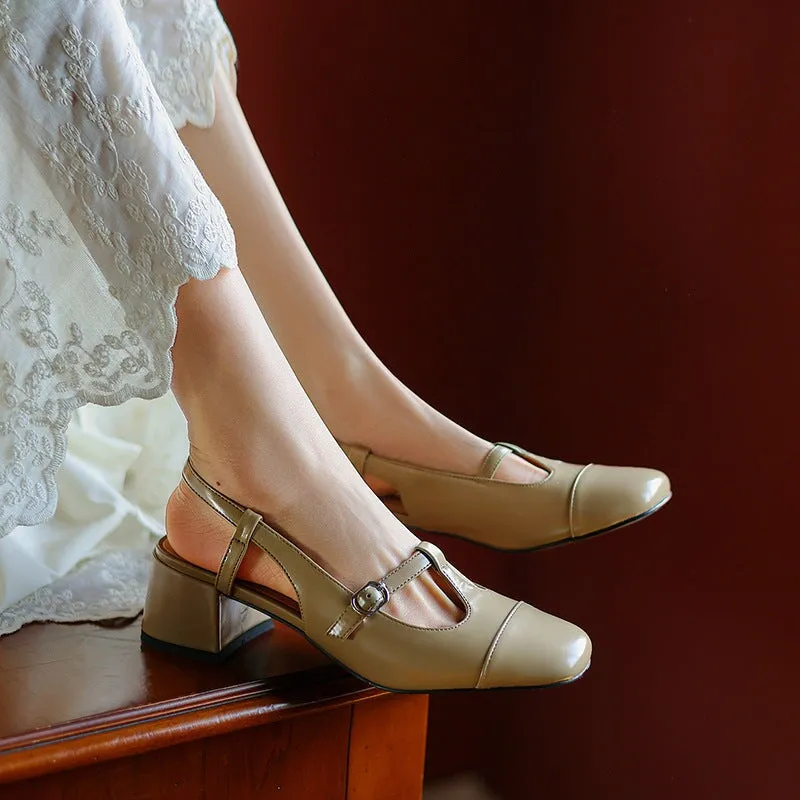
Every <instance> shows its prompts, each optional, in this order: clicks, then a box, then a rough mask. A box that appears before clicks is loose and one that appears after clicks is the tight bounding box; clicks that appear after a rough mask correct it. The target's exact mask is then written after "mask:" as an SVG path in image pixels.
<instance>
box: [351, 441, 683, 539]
mask: <svg viewBox="0 0 800 800" xmlns="http://www.w3.org/2000/svg"><path fill="white" fill-rule="evenodd" d="M340 446H341V448H342V449H343V450H344V452H345V453H346V454H347V456H348V458H349V459H350V461H351V462H352V463H353V465H354V466H355V467H356V469H357V470H358V471H359V473H361V475H362V476H366V475H371V476H373V477H375V478H379V479H380V480H382V481H385V482H386V483H388V484H389V485H390V486H392V487H393V488H394V491H395V494H394V495H392V496H391V497H385V498H382V499H383V500H384V502H386V504H387V506H388V507H389V508H390V509H391V510H392V511H393V512H394V514H395V516H396V517H397V518H398V519H399V520H401V521H402V522H404V523H405V524H406V525H408V526H409V527H411V528H418V529H420V530H424V531H431V532H433V533H445V534H450V535H452V536H459V537H461V538H463V539H469V540H471V541H473V542H476V543H478V544H482V545H486V546H487V547H492V548H495V549H498V550H538V549H541V548H544V547H551V546H553V545H556V544H561V543H564V542H567V541H572V540H574V539H585V538H588V537H589V536H595V535H597V534H600V533H605V532H606V531H610V530H613V529H615V528H621V527H622V526H623V525H630V524H631V523H633V522H638V521H639V520H640V519H644V518H645V517H646V516H648V515H650V514H652V513H653V512H654V511H657V510H658V509H659V508H661V507H662V506H663V505H664V504H665V503H666V502H667V501H668V500H669V498H670V497H671V496H672V494H671V491H670V483H669V478H668V477H667V476H666V475H665V474H664V473H663V472H659V471H658V470H654V469H642V468H638V467H604V466H602V465H599V464H586V465H579V464H567V463H565V462H564V461H554V460H552V459H549V458H543V457H542V456H536V455H533V454H532V453H529V452H527V451H526V450H523V449H522V448H521V447H517V446H516V445H513V444H506V443H505V442H502V443H500V444H496V445H495V446H494V447H493V448H492V449H491V450H490V451H489V453H488V454H487V456H486V458H485V459H484V461H483V464H482V465H481V469H480V471H479V473H478V474H477V475H460V474H455V473H450V472H442V471H439V470H434V469H426V468H424V467H419V466H416V465H414V464H406V463H404V462H402V461H393V460H392V459H388V458H383V457H382V456H377V455H375V454H374V453H372V452H371V451H370V450H369V449H367V448H366V447H361V446H359V445H352V444H341V443H340ZM511 453H514V454H516V455H518V456H519V457H520V458H523V459H525V460H526V461H528V462H530V463H531V464H534V465H535V466H537V467H540V468H541V469H543V470H545V471H546V472H547V473H548V475H547V477H545V478H544V479H543V480H541V481H539V482H538V483H509V482H507V481H499V480H496V479H495V478H494V474H495V473H496V471H497V468H498V467H499V466H500V463H501V462H502V461H503V459H504V458H505V457H506V456H508V455H509V454H511Z"/></svg>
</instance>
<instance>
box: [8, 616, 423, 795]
mask: <svg viewBox="0 0 800 800" xmlns="http://www.w3.org/2000/svg"><path fill="white" fill-rule="evenodd" d="M427 709H428V700H427V697H425V696H423V695H390V694H387V693H385V692H382V691H379V690H377V689H372V688H370V687H367V686H366V685H365V684H363V683H361V682H360V681H358V680H356V679H355V678H352V677H351V676H349V675H347V674H346V673H345V672H344V671H343V670H341V669H340V668H339V667H337V666H335V665H333V664H332V663H331V662H330V661H328V660H327V659H326V658H325V657H324V656H322V655H321V654H320V653H319V652H318V651H317V650H315V649H314V648H312V647H311V646H310V645H309V644H308V643H307V642H306V641H305V640H304V639H303V638H302V637H301V636H299V635H298V634H296V633H294V632H293V631H290V630H289V629H287V628H285V627H283V626H279V625H276V627H275V629H274V630H273V631H270V632H269V633H267V634H264V635H263V636H261V637H259V638H258V639H256V640H254V641H253V642H251V643H250V644H248V645H246V646H245V647H244V648H243V649H242V650H241V651H240V652H239V653H237V654H236V655H235V656H234V657H233V658H232V659H231V660H230V661H228V662H227V663H226V664H224V665H219V666H208V665H206V664H198V663H197V662H193V661H189V660H186V659H183V658H180V657H177V656H173V655H167V654H163V653H157V652H152V651H148V650H144V651H143V650H142V649H141V648H140V645H139V624H138V622H137V623H133V624H130V625H127V626H126V627H121V628H109V627H100V626H97V625H30V626H28V627H26V628H23V629H22V630H21V631H19V632H18V633H15V634H12V635H11V636H7V637H4V638H1V639H0V798H2V800H15V798H25V800H73V798H74V800H97V799H98V798H109V799H110V798H113V800H127V799H128V798H136V800H159V799H160V798H169V800H184V799H185V800H200V798H213V800H226V798H236V800H246V798H250V797H253V798H256V797H257V798H259V800H261V799H262V798H264V799H265V800H266V798H282V799H283V800H295V799H297V800H328V799H329V798H330V800H335V799H336V798H346V800H393V799H394V798H397V799H398V800H400V799H402V800H405V799H406V798H419V797H420V796H421V792H422V773H423V764H424V754H425V729H426V723H427Z"/></svg>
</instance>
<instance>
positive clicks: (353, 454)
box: [339, 442, 371, 477]
mask: <svg viewBox="0 0 800 800" xmlns="http://www.w3.org/2000/svg"><path fill="white" fill-rule="evenodd" d="M339 447H341V448H342V450H344V454H345V455H346V456H347V457H348V458H349V459H350V462H351V463H352V465H353V466H354V467H355V468H356V469H357V470H358V474H359V475H361V477H364V471H365V470H366V468H367V459H368V458H369V456H370V453H371V450H370V449H369V448H367V447H361V445H358V444H342V443H341V442H339Z"/></svg>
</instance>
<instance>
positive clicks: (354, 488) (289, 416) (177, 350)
mask: <svg viewBox="0 0 800 800" xmlns="http://www.w3.org/2000/svg"><path fill="white" fill-rule="evenodd" d="M245 241H246V237H245ZM249 256H250V253H249V248H247V247H245V248H244V251H243V253H242V260H246V259H247V258H248V257H249ZM177 313H178V334H177V338H176V340H175V344H174V346H173V349H172V355H173V362H174V373H173V390H174V392H175V396H176V397H177V399H178V403H179V404H180V406H181V409H182V410H183V412H184V414H185V415H186V418H187V420H188V423H189V441H190V448H191V458H192V462H193V464H194V466H195V468H196V469H197V470H198V472H199V473H200V474H201V475H202V476H203V477H204V478H205V479H206V480H207V481H208V482H209V483H211V484H212V485H214V486H217V487H218V488H219V489H220V490H221V491H222V492H224V493H225V494H227V495H229V496H230V497H233V498H234V499H235V500H237V501H239V502H241V503H242V504H244V505H247V506H249V507H253V508H255V509H258V510H259V512H261V513H262V514H263V515H264V517H265V519H266V520H268V521H270V522H272V523H273V524H277V525H278V526H280V528H281V529H283V530H284V531H285V532H286V533H287V534H288V535H289V536H291V537H292V538H293V539H294V540H295V542H296V543H297V544H298V545H299V546H300V547H302V549H304V550H305V551H306V552H307V553H308V554H309V555H311V556H312V558H314V559H315V560H316V561H317V562H318V563H320V564H322V565H324V566H326V567H327V568H328V569H329V571H330V572H332V573H333V574H334V575H336V576H337V577H339V578H340V580H342V581H343V582H344V583H345V584H347V585H348V586H349V587H352V588H353V590H354V591H355V590H356V589H358V588H359V587H361V586H363V585H364V584H365V583H366V582H367V581H369V580H375V579H377V578H379V577H380V576H382V575H384V574H385V573H386V572H387V571H388V570H390V569H392V568H394V567H395V566H396V565H397V564H398V563H400V561H402V560H403V559H405V558H407V557H408V556H409V555H410V554H411V552H412V550H413V549H414V547H415V545H416V543H417V541H418V539H417V538H416V537H415V536H413V535H412V534H411V533H410V531H408V530H407V529H406V528H405V527H403V526H402V525H401V524H400V523H398V522H396V521H395V519H394V518H393V517H392V515H391V514H390V513H389V512H388V511H387V510H386V509H385V507H384V506H383V504H382V503H381V502H380V501H379V500H378V499H377V498H376V497H375V495H374V494H373V493H372V492H370V491H369V489H368V488H367V486H366V485H365V484H364V482H363V481H362V480H361V479H360V478H359V476H358V474H357V473H356V471H355V470H354V469H353V468H352V466H351V465H350V462H349V461H348V460H347V458H346V457H345V455H344V454H343V453H342V451H341V450H340V449H339V448H338V446H337V445H336V443H335V441H334V440H333V438H332V437H331V435H330V433H329V432H328V431H327V430H326V428H325V425H324V424H323V422H322V420H321V419H320V418H319V416H318V415H317V413H316V412H315V410H314V408H313V406H312V405H311V403H310V401H309V400H308V398H307V396H306V395H305V393H304V392H303V389H302V387H301V386H300V384H299V383H298V381H297V379H296V377H295V375H294V374H293V372H292V370H291V368H290V366H289V364H288V363H287V361H286V359H285V358H284V356H283V354H282V353H281V350H280V348H279V347H278V345H277V343H276V342H275V340H274V338H273V337H272V334H271V333H270V330H269V328H268V326H267V324H266V322H265V321H264V318H263V316H262V314H261V311H260V310H259V308H258V306H257V304H256V302H255V300H254V299H253V296H252V295H251V294H250V291H249V289H248V287H247V284H246V283H245V281H244V278H243V277H242V274H241V272H239V271H235V270H231V271H227V270H226V271H223V272H222V273H221V274H220V275H218V276H217V277H216V278H214V279H213V280H209V281H196V280H191V281H189V282H188V283H187V284H185V285H184V286H183V287H182V288H181V290H180V293H179V297H178V303H177ZM232 532H233V531H232V528H231V527H230V525H229V524H228V523H227V522H225V521H224V520H223V519H222V518H221V517H219V516H218V515H217V514H216V513H215V512H214V511H213V510H212V509H211V508H209V507H208V506H206V505H205V504H204V503H203V502H202V501H201V500H199V499H198V498H197V497H196V496H195V495H193V494H192V493H191V491H189V490H188V489H186V488H185V487H184V485H183V484H181V485H180V487H179V488H178V489H176V491H175V492H174V494H173V495H172V498H171V499H170V502H169V505H168V507H167V536H168V538H169V541H170V544H171V545H172V547H173V548H174V549H175V550H176V551H177V552H178V554H179V555H181V556H183V557H184V558H185V559H187V560H189V561H191V562H193V563H195V564H197V565H199V566H202V567H204V568H206V569H211V570H216V569H217V568H218V566H219V564H220V561H221V559H222V556H223V553H224V552H225V549H226V547H227V545H228V543H229V541H230V537H231V535H232ZM241 575H242V577H243V578H245V579H248V580H252V581H255V582H257V583H261V584H263V585H266V586H269V587H271V588H273V589H277V590H278V591H280V592H282V593H283V594H287V595H289V596H291V595H292V588H291V585H290V584H289V582H288V581H287V580H286V578H285V576H284V575H283V573H282V572H281V571H280V569H279V568H278V567H277V565H276V564H274V562H272V561H271V560H270V559H269V558H268V557H267V556H265V555H263V554H259V553H256V552H255V549H251V550H250V551H249V552H248V555H247V557H246V559H245V562H244V564H243V567H242V571H241ZM392 602H393V607H392V610H393V611H394V613H396V614H399V615H401V616H404V617H406V618H409V619H413V620H414V622H415V623H417V624H422V625H426V624H436V623H439V622H446V621H448V620H450V619H451V618H452V615H453V614H455V613H456V612H455V609H454V607H453V606H452V605H451V604H450V603H449V601H448V600H447V599H446V598H445V597H444V595H443V594H442V593H441V592H440V591H439V589H438V588H436V586H435V585H434V584H433V582H432V581H431V580H420V581H414V582H413V583H412V584H410V585H409V586H407V587H405V588H404V589H403V590H402V593H401V594H400V595H398V596H397V597H396V598H395V599H393V601H392Z"/></svg>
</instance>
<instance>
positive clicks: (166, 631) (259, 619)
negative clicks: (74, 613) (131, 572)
mask: <svg viewBox="0 0 800 800" xmlns="http://www.w3.org/2000/svg"><path fill="white" fill-rule="evenodd" d="M272 627H273V622H272V619H271V618H270V617H269V616H267V615H266V614H264V613H262V612H260V611H256V610H255V609H253V608H250V607H249V606H246V605H243V604H242V603H239V602H237V601H236V600H234V599H232V598H230V597H226V596H225V595H223V594H220V592H219V591H217V588H216V587H215V586H214V585H213V584H208V583H204V582H203V581H200V580H197V579H196V578H193V577H191V576H189V575H184V574H183V573H181V572H178V571H177V570H174V569H172V568H171V567H169V566H167V565H166V564H164V563H163V562H162V561H161V560H159V559H158V557H156V558H155V559H154V560H153V571H152V573H151V575H150V583H149V584H148V587H147V599H146V600H145V607H144V617H143V619H142V645H144V646H145V647H150V648H153V649H156V650H164V651H167V652H174V653H179V654H181V655H186V656H190V657H193V658H199V659H202V660H206V661H224V660H225V659H226V658H228V657H230V656H231V655H232V654H233V653H235V652H236V651H237V650H238V649H239V648H240V647H241V646H242V645H243V644H246V643H247V642H249V641H250V640H251V639H254V638H255V637H256V636H259V635H260V634H262V633H265V632H266V631H268V630H270V629H271V628H272Z"/></svg>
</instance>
